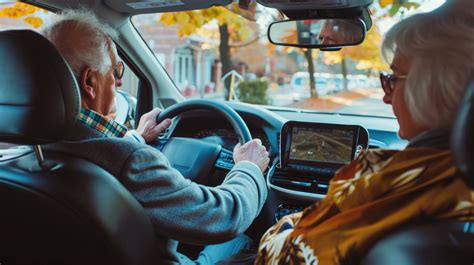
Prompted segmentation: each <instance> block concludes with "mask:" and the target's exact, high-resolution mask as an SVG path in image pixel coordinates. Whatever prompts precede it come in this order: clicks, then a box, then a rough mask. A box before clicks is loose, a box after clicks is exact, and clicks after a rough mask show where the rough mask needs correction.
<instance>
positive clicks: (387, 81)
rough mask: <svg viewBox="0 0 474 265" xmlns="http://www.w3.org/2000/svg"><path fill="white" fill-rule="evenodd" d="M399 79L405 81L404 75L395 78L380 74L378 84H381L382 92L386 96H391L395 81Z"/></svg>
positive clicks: (394, 76) (392, 75)
mask: <svg viewBox="0 0 474 265" xmlns="http://www.w3.org/2000/svg"><path fill="white" fill-rule="evenodd" d="M400 79H407V76H406V75H399V76H396V75H394V74H387V73H383V72H382V73H380V83H382V89H383V92H385V94H386V95H390V94H392V92H393V90H394V89H395V85H396V84H397V81H398V80H400Z"/></svg>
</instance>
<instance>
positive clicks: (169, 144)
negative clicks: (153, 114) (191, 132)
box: [156, 99, 252, 183]
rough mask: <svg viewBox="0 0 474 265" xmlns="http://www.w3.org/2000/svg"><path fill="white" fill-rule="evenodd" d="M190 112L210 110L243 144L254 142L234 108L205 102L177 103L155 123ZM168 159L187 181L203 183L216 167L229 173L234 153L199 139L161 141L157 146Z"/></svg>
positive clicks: (175, 138) (178, 138)
mask: <svg viewBox="0 0 474 265" xmlns="http://www.w3.org/2000/svg"><path fill="white" fill-rule="evenodd" d="M190 110H210V111H212V112H214V113H218V114H219V115H220V116H222V117H224V118H225V119H226V120H227V121H228V122H229V123H230V124H231V126H232V128H233V129H234V131H235V133H236V134H237V136H238V138H239V142H240V144H244V143H246V142H248V141H250V140H252V135H251V134H250V131H249V128H248V127H247V124H245V122H244V120H243V119H242V118H241V117H240V115H239V114H238V113H237V112H236V111H235V110H233V109H232V108H231V107H229V106H227V105H225V104H223V103H220V102H217V101H210V100H204V99H195V100H187V101H184V102H181V103H178V104H175V105H173V106H171V107H169V108H167V109H165V110H164V111H162V112H161V113H160V115H158V116H157V118H156V122H157V123H160V122H162V121H164V120H165V119H167V118H174V117H176V116H177V115H179V114H182V113H184V112H186V111H190ZM158 148H159V149H161V151H162V152H163V154H164V155H165V156H166V157H167V158H168V160H169V161H170V163H171V166H172V167H174V168H175V169H177V170H178V171H180V172H181V174H182V175H183V176H184V177H186V178H187V179H191V180H194V181H197V182H198V183H202V182H203V180H206V178H207V177H208V176H209V173H210V172H211V170H212V169H214V168H220V169H226V170H230V169H231V168H232V167H233V166H234V160H233V157H232V155H233V154H232V152H231V151H229V150H226V149H224V148H222V146H221V145H218V144H214V143H209V142H206V141H203V140H200V139H192V138H182V137H171V138H169V139H160V144H159V146H158Z"/></svg>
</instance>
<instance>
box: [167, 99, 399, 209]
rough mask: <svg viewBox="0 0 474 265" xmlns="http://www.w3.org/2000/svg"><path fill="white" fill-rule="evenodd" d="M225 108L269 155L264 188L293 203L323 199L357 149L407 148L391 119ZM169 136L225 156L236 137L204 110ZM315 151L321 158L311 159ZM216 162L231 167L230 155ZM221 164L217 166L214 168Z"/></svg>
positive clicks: (183, 121) (178, 124)
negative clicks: (211, 146)
mask: <svg viewBox="0 0 474 265" xmlns="http://www.w3.org/2000/svg"><path fill="white" fill-rule="evenodd" d="M227 104H228V105H230V106H231V107H232V108H233V109H234V110H236V111H237V112H238V113H239V114H240V116H241V117H242V118H243V120H244V121H245V123H246V124H247V126H248V127H249V130H250V132H251V134H252V136H253V138H259V139H261V141H262V144H263V145H264V146H265V147H266V148H267V150H268V151H269V154H270V158H271V162H270V167H269V169H268V170H267V172H266V180H267V185H268V187H269V188H270V189H271V190H273V191H274V192H276V193H278V194H280V195H282V196H284V197H287V198H292V199H296V200H299V201H301V200H303V201H318V200H321V199H322V198H324V196H325V194H326V193H327V189H328V186H329V181H330V180H331V178H332V177H333V176H334V174H335V172H336V171H337V169H339V168H340V167H342V166H344V165H345V164H348V163H350V161H351V160H352V159H354V158H355V157H356V156H357V154H358V152H360V151H361V150H363V149H367V148H392V149H401V148H404V147H405V146H406V144H407V143H406V141H404V140H401V139H400V138H398V136H397V131H398V124H397V122H396V120H395V119H392V118H380V117H368V116H357V115H343V114H333V113H316V112H304V111H301V110H291V109H284V108H282V109H278V108H263V107H260V106H254V105H250V104H244V103H236V102H228V103H227ZM170 136H171V137H187V138H193V139H200V140H203V141H205V142H209V143H213V144H217V145H220V146H222V147H223V148H224V149H226V150H228V151H232V150H233V148H234V146H235V145H236V144H237V143H238V137H237V135H236V133H235V132H234V130H233V129H232V127H231V126H230V124H229V123H228V122H227V121H226V120H225V119H224V118H222V117H220V116H218V115H217V114H215V113H212V112H210V111H204V110H197V111H192V112H187V113H184V114H182V115H181V116H180V117H179V119H178V120H177V121H176V122H175V124H174V127H173V128H172V130H171V135H170ZM313 136H314V137H313ZM295 146H300V147H295ZM313 146H314V148H313ZM298 148H299V149H298ZM303 149H304V150H303ZM316 149H318V150H320V152H318V155H320V156H321V157H318V156H316V154H315V153H316V151H314V150H316ZM222 163H223V164H226V166H225V167H221V169H222V170H229V169H230V168H231V167H232V165H233V160H232V155H231V153H228V155H227V157H225V158H224V159H223V160H222ZM222 163H219V161H218V162H216V166H217V165H219V164H222ZM217 167H218V166H217Z"/></svg>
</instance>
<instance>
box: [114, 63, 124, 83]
mask: <svg viewBox="0 0 474 265" xmlns="http://www.w3.org/2000/svg"><path fill="white" fill-rule="evenodd" d="M124 72H125V67H124V65H123V62H118V63H117V66H115V68H114V71H113V75H114V78H115V80H120V79H122V77H123V73H124Z"/></svg>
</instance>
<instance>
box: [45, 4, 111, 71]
mask: <svg viewBox="0 0 474 265" xmlns="http://www.w3.org/2000/svg"><path fill="white" fill-rule="evenodd" d="M43 35H44V36H45V37H46V38H47V39H48V40H49V41H51V43H53V45H54V46H55V47H56V48H57V49H58V50H59V52H60V53H61V55H62V56H63V57H64V59H65V60H66V61H67V62H68V64H69V66H70V67H71V68H72V71H73V72H74V75H75V76H76V77H80V76H81V73H82V71H84V69H85V68H86V67H91V68H92V69H93V70H96V71H98V72H99V73H101V74H105V73H106V72H107V71H108V70H109V69H110V67H111V66H112V62H111V58H110V53H109V49H111V48H112V45H113V42H112V39H116V37H117V32H116V31H115V30H114V29H112V28H111V27H110V26H108V25H107V24H105V23H103V22H101V21H100V20H99V19H98V18H97V16H96V15H95V14H94V13H93V12H92V11H91V10H88V9H85V8H82V9H78V10H66V11H64V12H62V13H60V14H59V16H58V20H55V21H54V22H53V23H52V24H51V25H49V26H47V27H46V28H45V29H43Z"/></svg>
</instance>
